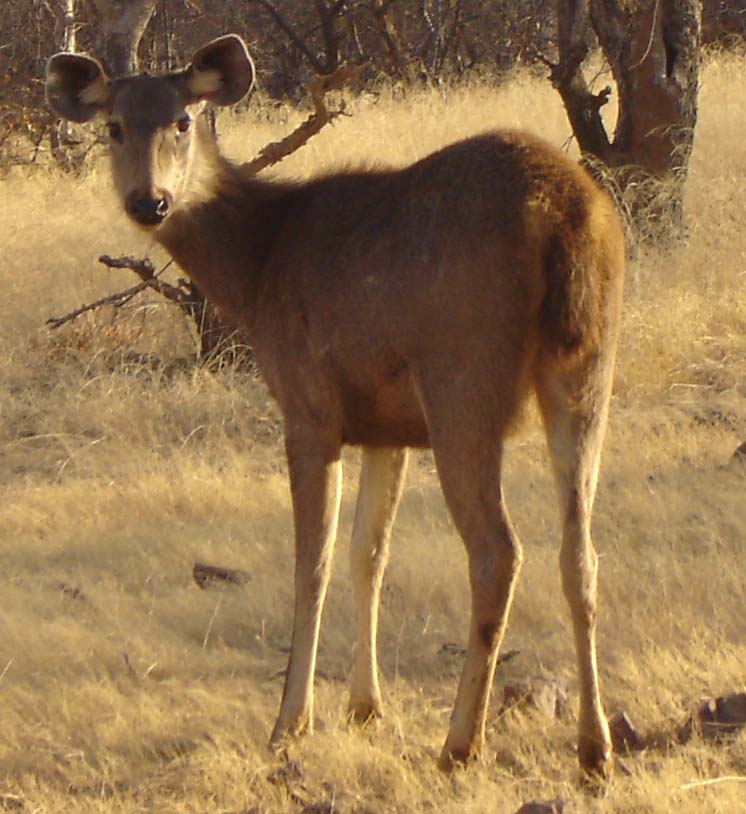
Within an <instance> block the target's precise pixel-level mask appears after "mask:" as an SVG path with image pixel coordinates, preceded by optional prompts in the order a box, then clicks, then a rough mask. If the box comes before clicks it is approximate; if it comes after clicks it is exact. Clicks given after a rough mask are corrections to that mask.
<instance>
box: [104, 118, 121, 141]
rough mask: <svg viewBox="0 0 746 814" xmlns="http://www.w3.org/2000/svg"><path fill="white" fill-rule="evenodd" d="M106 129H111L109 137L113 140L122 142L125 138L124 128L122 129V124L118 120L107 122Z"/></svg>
mask: <svg viewBox="0 0 746 814" xmlns="http://www.w3.org/2000/svg"><path fill="white" fill-rule="evenodd" d="M106 129H107V130H108V131H109V138H110V139H111V140H112V141H116V142H119V144H121V143H122V141H123V140H124V130H122V125H121V124H119V123H118V122H107V123H106Z"/></svg>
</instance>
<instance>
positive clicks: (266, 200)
mask: <svg viewBox="0 0 746 814" xmlns="http://www.w3.org/2000/svg"><path fill="white" fill-rule="evenodd" d="M208 158H209V162H210V165H209V166H206V165H202V166H200V168H199V172H200V176H201V177H200V179H199V183H200V189H199V193H198V194H195V195H194V196H193V197H192V199H188V200H187V202H186V203H185V204H184V205H183V206H181V207H180V208H179V209H178V210H176V211H175V212H174V213H173V214H172V215H171V217H169V218H168V220H167V221H166V223H164V224H163V226H162V227H161V228H160V229H159V230H158V233H157V237H158V241H159V242H160V243H161V244H162V245H163V246H164V248H165V249H166V250H167V251H168V252H169V254H170V255H171V256H172V257H173V258H174V260H176V262H177V263H178V264H179V265H180V266H181V268H182V269H183V270H184V271H185V272H186V274H187V275H188V276H189V277H190V279H191V280H192V282H194V283H196V284H197V286H198V287H199V288H200V290H201V291H202V293H203V294H204V295H205V296H206V297H207V299H208V300H210V301H211V302H212V303H213V305H215V306H217V308H218V309H219V310H220V312H221V314H222V315H223V316H224V317H225V318H227V320H228V321H230V322H232V323H234V324H235V325H237V326H240V327H241V328H243V329H244V330H247V331H251V327H252V323H253V321H254V313H255V311H256V304H257V299H258V297H259V295H260V291H261V288H262V285H263V269H264V265H265V262H266V259H267V256H268V254H269V252H270V250H271V247H272V242H273V239H274V234H275V233H276V230H277V225H278V222H279V220H280V218H281V213H278V209H282V199H283V197H284V196H283V190H284V187H283V186H282V185H280V184H274V183H269V182H266V181H259V180H258V179H256V178H255V177H253V176H249V177H247V176H246V174H245V173H243V172H242V170H241V168H240V167H239V166H236V165H234V164H232V163H230V162H229V161H227V160H226V159H225V158H223V157H222V156H220V155H219V154H218V153H217V149H216V150H215V152H214V154H213V155H211V156H209V157H208ZM203 161H206V159H203Z"/></svg>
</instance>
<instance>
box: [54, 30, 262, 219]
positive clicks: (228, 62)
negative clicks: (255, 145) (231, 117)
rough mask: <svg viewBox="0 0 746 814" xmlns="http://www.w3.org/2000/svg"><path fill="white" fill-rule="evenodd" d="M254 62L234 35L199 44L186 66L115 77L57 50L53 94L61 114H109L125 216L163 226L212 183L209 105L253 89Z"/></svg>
mask: <svg viewBox="0 0 746 814" xmlns="http://www.w3.org/2000/svg"><path fill="white" fill-rule="evenodd" d="M253 82H254V65H253V63H252V61H251V57H250V56H249V53H248V51H247V50H246V46H245V45H244V43H243V41H242V40H241V39H240V38H239V37H237V36H235V35H232V34H231V35H228V36H225V37H220V38H219V39H216V40H213V41H212V42H211V43H209V44H208V45H205V46H204V47H203V48H201V49H200V50H199V51H197V53H196V54H195V55H194V57H193V58H192V61H191V64H190V65H189V67H188V68H186V69H185V70H183V71H179V72H176V73H171V74H166V75H164V76H149V75H148V74H140V75H138V76H130V77H124V78H118V79H117V78H115V79H111V78H109V77H108V76H107V74H106V72H105V71H104V69H103V68H102V66H101V64H100V63H99V62H97V61H96V60H95V59H92V58H91V57H88V56H83V55H80V54H55V55H54V56H53V57H52V58H51V59H50V60H49V63H48V64H47V79H46V90H47V99H48V101H49V104H50V105H51V107H52V109H53V110H54V111H55V112H56V113H57V114H58V115H59V116H61V117H62V118H64V119H69V120H70V121H74V122H87V121H90V120H92V119H94V118H95V117H97V116H98V117H104V118H105V121H106V127H107V129H108V132H109V144H110V154H111V164H112V175H113V178H114V185H115V187H116V190H117V192H118V194H119V196H120V198H121V201H122V204H123V206H124V209H125V211H126V212H127V214H128V215H129V216H130V217H131V218H132V219H133V220H134V221H135V222H136V223H137V224H138V225H139V226H141V227H143V228H146V229H154V228H156V227H158V226H159V225H160V224H161V223H162V222H163V221H164V220H165V219H166V218H167V217H168V216H169V215H170V214H171V213H172V212H173V211H175V210H177V209H178V208H179V207H181V206H185V205H187V204H188V203H190V202H191V201H193V200H194V198H195V196H197V195H198V194H199V190H200V188H204V186H205V185H206V184H209V178H208V177H206V175H207V174H206V173H205V171H204V162H201V161H200V159H201V157H202V156H201V153H200V149H199V148H200V145H201V144H202V145H204V143H205V142H206V141H207V142H209V140H210V137H209V134H208V130H207V124H206V122H205V121H204V117H203V116H201V115H200V114H201V113H202V111H203V110H204V108H205V106H206V104H208V103H212V104H215V105H221V106H222V105H232V104H234V103H235V102H238V101H239V100H240V99H241V98H242V97H243V96H244V95H245V94H246V93H248V91H249V90H250V89H251V87H252V85H253Z"/></svg>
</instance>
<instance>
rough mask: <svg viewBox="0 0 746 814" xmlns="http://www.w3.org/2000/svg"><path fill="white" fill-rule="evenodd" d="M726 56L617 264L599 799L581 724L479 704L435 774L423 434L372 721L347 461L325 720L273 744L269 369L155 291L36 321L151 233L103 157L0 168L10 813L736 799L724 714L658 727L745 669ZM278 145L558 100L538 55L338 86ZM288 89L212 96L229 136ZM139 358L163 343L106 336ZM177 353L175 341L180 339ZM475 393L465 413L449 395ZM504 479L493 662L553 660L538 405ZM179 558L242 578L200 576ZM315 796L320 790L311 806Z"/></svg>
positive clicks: (560, 648)
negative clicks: (346, 109) (688, 151)
mask: <svg viewBox="0 0 746 814" xmlns="http://www.w3.org/2000/svg"><path fill="white" fill-rule="evenodd" d="M744 79H746V62H744V61H743V60H742V59H738V58H735V57H726V56H713V57H712V58H711V59H710V61H709V64H708V66H707V69H706V71H705V73H704V86H703V93H702V106H701V120H700V125H699V130H698V135H697V142H696V150H695V155H694V159H693V164H692V169H691V177H690V182H689V187H688V200H687V204H688V213H689V218H690V222H691V236H690V241H689V244H688V246H687V247H686V249H682V250H679V251H678V252H677V253H676V254H675V255H673V256H672V255H657V254H642V255H640V256H639V258H638V259H637V261H636V262H635V263H634V264H633V266H632V268H631V269H630V274H629V285H628V289H627V297H626V316H625V329H624V335H623V342H622V348H621V356H620V364H619V375H618V380H617V386H616V391H615V398H614V405H613V414H612V422H611V428H610V435H609V438H608V443H607V446H606V455H605V462H604V471H603V476H602V481H601V486H600V493H599V498H598V503H597V512H596V518H595V537H596V542H597V546H598V548H599V550H600V553H601V557H602V570H601V583H600V584H601V587H600V591H601V601H600V608H601V619H600V635H599V641H600V651H601V674H602V678H603V682H604V686H605V692H606V698H607V705H608V708H609V711H610V712H613V711H615V710H617V709H620V708H624V709H626V710H627V711H628V712H629V713H630V715H631V716H632V718H633V720H634V721H635V722H636V723H637V725H638V727H639V728H640V729H641V730H643V731H644V732H646V733H653V734H654V735H656V739H655V740H656V744H657V745H656V746H655V747H654V748H651V749H649V750H647V751H646V752H644V753H643V754H640V755H637V756H633V757H629V758H624V766H625V767H626V771H617V773H616V776H615V778H614V779H613V781H612V783H611V785H610V788H609V791H608V794H607V796H606V797H602V798H596V797H593V796H590V795H588V794H585V793H583V792H582V791H581V790H580V789H579V787H578V785H577V770H576V761H575V756H574V754H573V742H574V723H573V721H572V720H564V721H547V720H546V719H542V718H540V717H538V716H536V715H530V714H523V713H515V712H511V713H508V714H501V713H500V711H499V704H498V703H497V702H495V703H494V704H493V708H492V713H491V715H490V725H489V743H488V749H487V752H486V755H485V759H484V761H483V762H482V763H480V764H479V765H477V766H474V767H472V768H471V769H470V770H469V771H467V772H458V773H457V774H456V775H455V776H453V777H445V776H443V775H441V774H439V773H438V771H437V770H436V768H435V756H436V754H437V750H438V749H439V747H440V744H441V740H442V738H443V737H444V735H445V731H446V726H447V716H448V713H449V710H450V704H451V702H452V699H453V696H454V692H455V682H456V676H457V674H458V670H459V668H460V664H459V656H458V654H457V653H456V654H454V653H448V652H446V653H442V652H439V651H440V648H441V646H442V645H443V644H444V643H448V642H456V643H459V642H461V641H462V640H463V638H464V636H465V631H466V624H467V593H466V574H465V562H464V557H463V554H462V548H461V544H460V543H459V541H458V539H457V537H456V534H455V532H454V530H453V528H452V526H451V524H450V522H449V520H448V517H447V514H446V511H445V509H444V506H443V503H442V500H441V498H440V493H439V489H438V486H437V481H436V478H435V475H434V472H433V468H432V465H431V462H430V459H429V457H428V456H427V455H421V456H418V457H417V460H416V462H415V464H414V466H413V467H412V470H411V472H410V477H409V480H408V486H407V489H406V492H405V497H404V501H403V506H402V510H401V515H400V519H399V521H398V524H397V529H396V534H395V542H394V547H393V552H392V563H391V566H390V569H389V573H388V576H387V582H386V587H385V594H384V601H383V611H382V613H383V616H382V623H381V627H382V634H381V647H382V666H383V672H384V676H383V677H384V688H385V689H384V691H385V700H386V702H387V717H386V718H385V719H384V720H383V721H381V722H380V723H377V724H376V725H374V726H371V727H370V728H367V729H365V730H362V731H360V730H358V729H354V728H352V729H351V728H348V726H347V725H346V723H345V720H344V714H343V712H344V704H345V674H346V672H347V669H348V665H349V662H350V648H351V641H352V636H353V625H352V621H351V607H352V603H351V596H350V590H349V586H348V584H347V579H346V575H347V570H348V568H347V561H346V547H347V538H348V536H349V532H350V523H351V514H352V495H353V486H354V480H355V476H356V467H357V456H356V454H355V452H354V451H351V452H349V453H348V455H347V462H348V466H347V474H346V478H347V489H346V493H345V494H346V497H345V502H344V504H343V522H342V526H341V534H340V540H339V545H338V548H339V552H338V557H337V563H336V569H335V578H334V581H333V584H332V587H331V591H330V597H329V601H328V605H327V610H326V614H325V624H324V630H323V634H322V642H321V649H320V659H319V669H320V675H319V678H318V682H317V683H318V701H317V717H318V720H319V724H318V727H317V729H318V731H317V733H316V734H315V735H314V736H313V737H311V738H306V739H304V740H302V741H301V742H299V743H297V744H295V745H293V746H292V747H291V749H290V753H289V757H290V759H291V761H292V762H291V763H290V764H286V763H285V762H284V761H282V760H281V759H279V758H277V757H274V756H273V755H271V754H270V753H269V751H268V750H267V748H266V740H267V737H268V735H269V732H270V728H271V723H272V721H273V718H274V715H275V714H276V711H277V708H278V704H279V695H280V691H281V683H282V670H283V667H284V664H285V660H286V650H285V647H286V645H287V643H288V636H289V625H290V604H291V592H292V581H291V562H292V537H291V525H290V512H289V499H288V490H287V486H286V481H285V471H284V464H283V463H282V446H281V439H280V431H279V427H278V424H277V420H276V415H275V413H274V411H273V407H272V405H271V404H270V402H269V401H268V398H267V396H266V394H265V392H264V390H263V388H262V386H261V384H260V383H259V382H257V381H255V380H253V379H252V378H251V377H250V376H248V375H247V374H245V373H238V372H235V371H234V372H232V371H230V370H225V371H223V372H220V373H215V372H210V371H208V370H205V369H201V368H199V367H193V366H186V367H185V366H181V367H180V366H179V365H178V364H177V363H175V362H174V360H177V359H178V357H184V356H187V355H188V354H189V353H190V352H191V351H192V350H193V338H191V337H190V336H189V334H188V332H187V331H186V329H185V328H184V326H183V322H182V319H181V317H179V315H178V314H177V313H176V311H175V310H174V309H172V308H169V307H168V306H166V305H164V304H159V303H157V302H156V301H151V302H150V303H149V304H142V303H141V304H139V305H137V306H134V307H132V308H130V309H129V310H127V311H126V312H124V313H117V314H113V313H97V314H96V315H95V316H93V317H91V318H90V319H88V320H86V319H83V320H81V321H80V322H79V323H77V324H75V325H73V326H71V327H68V328H65V329H62V330H60V331H58V332H53V333H49V332H47V331H46V330H45V328H44V320H45V318H46V317H48V316H49V315H51V314H60V313H62V312H64V311H66V310H68V309H70V308H72V307H74V306H75V305H78V304H79V303H80V302H83V301H88V300H91V299H93V298H95V297H96V296H99V295H100V294H102V293H105V292H106V291H107V290H112V289H113V288H116V287H122V288H123V287H125V286H126V285H129V284H130V282H131V279H130V277H128V275H127V274H126V273H125V272H121V273H120V272H111V271H106V270H104V269H102V268H100V267H99V266H98V264H97V262H96V257H97V255H98V254H100V253H102V252H109V253H112V254H115V253H119V252H128V253H133V254H137V253H141V254H144V253H150V254H151V256H152V257H154V258H156V259H157V260H158V261H159V262H160V261H162V260H164V258H163V257H162V256H160V255H159V254H158V253H157V252H156V251H155V249H154V247H153V246H152V245H151V244H150V243H149V242H148V240H147V239H145V238H143V237H142V236H139V235H137V234H135V233H134V231H133V230H131V229H130V227H129V226H127V224H126V223H125V222H124V218H123V216H121V215H120V214H119V213H118V212H117V211H116V208H115V206H114V204H113V198H112V195H111V193H110V191H109V188H108V183H107V178H106V168H105V166H103V165H102V166H100V165H99V164H100V162H99V163H96V162H92V166H91V168H90V169H89V171H88V172H87V173H86V174H85V176H84V177H83V178H82V180H73V179H71V178H62V177H58V176H54V175H50V174H42V173H37V174H34V175H31V176H28V175H25V174H24V175H20V174H11V175H10V176H9V177H7V178H5V179H4V180H2V181H0V198H1V199H2V200H3V202H4V205H3V207H2V210H0V235H2V244H3V249H4V251H3V260H2V266H0V271H1V273H2V283H3V287H2V291H3V294H2V298H1V299H0V405H1V414H2V422H1V424H0V455H1V456H2V463H1V464H0V481H2V489H3V500H2V503H1V504H0V546H1V547H2V572H1V574H0V580H1V581H2V596H3V602H2V607H0V709H1V710H2V724H3V725H2V728H1V729H0V810H2V809H8V810H18V811H22V812H56V813H58V814H62V812H68V811H69V812H73V811H74V812H77V813H83V814H85V813H86V812H106V814H109V813H112V812H146V811H147V812H174V814H177V813H183V812H208V811H209V812H243V811H256V812H296V811H300V810H302V809H304V807H309V806H310V807H311V808H307V811H318V812H321V811H328V812H331V811H339V812H345V813H346V812H371V814H372V813H373V812H375V813H376V814H378V812H396V814H405V813H406V814H409V813H410V812H411V813H412V814H414V813H415V812H417V813H418V814H419V813H420V812H427V811H439V812H444V813H446V814H447V812H456V811H458V812H494V814H508V812H512V811H514V810H515V809H516V808H517V807H518V805H519V804H520V803H521V802H523V801H525V800H527V799H531V798H545V799H546V798H553V797H565V798H568V799H572V800H573V801H574V802H575V805H576V810H577V811H578V812H599V813H600V814H601V813H603V812H625V813H626V814H632V812H635V814H643V812H656V813H657V812H695V811H696V812H700V811H707V812H728V814H732V812H736V811H742V810H743V800H744V791H745V790H746V784H744V783H743V782H739V781H738V780H727V781H725V782H721V783H716V784H711V785H696V786H694V787H689V786H688V785H687V784H690V783H692V782H693V781H700V780H705V779H712V778H722V777H726V776H729V777H730V776H746V734H744V733H741V735H740V736H736V737H734V738H732V739H730V740H728V741H726V742H724V743H722V744H719V745H712V744H708V743H705V742H704V741H702V740H699V739H696V738H695V739H694V740H693V741H692V742H691V743H689V744H686V745H683V746H682V745H677V744H674V743H673V742H672V740H671V738H670V737H669V736H670V735H671V733H672V732H673V731H674V729H675V728H676V726H677V725H678V724H679V723H680V722H681V721H682V720H683V718H684V717H685V712H686V708H687V705H688V704H689V703H690V702H691V701H693V700H695V699H697V698H699V697H700V696H702V695H712V694H718V693H721V692H727V691H735V690H744V689H746V685H745V684H744V682H745V680H746V679H745V673H744V665H746V616H745V615H744V611H743V609H744V597H746V567H745V566H744V553H745V552H746V463H739V462H738V461H736V460H733V459H732V456H733V452H734V450H735V448H736V447H737V446H738V444H739V443H741V442H742V441H744V440H746V263H745V262H744V260H745V256H746V230H744V227H743V224H742V217H743V216H742V213H743V211H744V210H745V209H746V193H745V192H744V188H743V183H742V179H743V177H744V176H746V152H745V151H744V148H743V138H742V133H743V110H742V105H741V104H740V101H739V96H738V94H737V93H735V92H734V88H738V87H741V86H742V84H743V82H744ZM350 107H351V110H352V112H353V113H354V116H353V117H351V118H347V119H343V120H339V121H338V122H337V123H336V124H335V125H334V126H333V127H331V128H328V129H327V130H326V131H325V132H324V133H323V134H322V135H321V136H319V137H318V138H316V139H315V140H314V142H312V143H311V145H309V147H308V148H306V149H304V150H303V151H301V152H300V153H298V154H296V155H295V156H293V157H292V158H291V159H290V160H288V161H287V162H285V163H284V164H283V165H282V168H281V172H283V173H289V174H293V175H296V176H297V175H307V174H311V173H314V172H317V171H319V170H320V169H322V168H326V167H329V166H333V165H337V164H338V163H339V162H340V161H342V160H344V161H349V162H351V163H359V162H366V161H382V162H389V163H392V162H393V163H397V164H403V163H406V162H409V161H411V160H412V159H414V158H416V157H417V156H419V155H422V154H423V153H425V152H427V151H429V150H431V149H433V148H435V147H437V146H439V145H441V144H443V143H446V142H448V141H451V140H454V139H456V138H458V137H460V136H462V135H466V134H469V133H473V132H475V131H478V130H482V129H485V128H487V127H489V126H491V125H494V124H499V125H508V126H516V125H519V126H524V127H528V128H530V129H533V130H537V131H539V132H541V133H543V134H544V135H545V136H546V137H547V138H549V139H550V140H551V141H553V142H554V143H557V144H561V143H563V142H564V141H565V139H566V136H567V133H568V126H567V124H566V122H565V119H564V115H563V112H562V110H561V107H560V105H559V102H558V99H557V97H556V96H555V95H554V94H553V91H552V90H551V88H549V87H548V86H547V84H546V83H545V82H542V81H540V80H538V79H532V78H530V77H527V76H519V77H516V79H515V81H513V82H512V83H511V84H509V85H507V86H505V87H504V88H503V89H501V90H500V91H499V92H497V93H495V92H494V91H493V90H491V89H489V88H488V87H487V86H486V85H485V86H481V87H480V86H477V87H471V88H468V89H464V90H454V91H450V92H447V93H442V94H441V93H435V92H421V93H419V94H414V95H407V96H403V95H400V94H399V93H397V92H393V91H391V92H388V91H387V92H383V93H382V94H381V95H380V96H377V97H373V96H370V97H366V98H364V99H361V100H357V101H354V102H352V103H351V105H350ZM287 119H290V120H291V121H292V120H294V119H295V114H291V113H288V112H287V111H285V110H275V111H270V110H260V111H258V112H255V113H254V114H253V115H251V116H249V117H247V118H241V119H236V120H233V119H231V118H230V116H226V117H224V118H223V119H222V120H221V123H220V127H221V130H222V131H223V133H224V144H225V147H226V150H227V151H228V152H229V153H230V154H231V155H234V156H236V157H240V158H248V157H251V156H252V155H254V153H255V152H256V151H257V149H258V148H259V147H260V146H261V145H263V144H264V143H266V142H267V141H269V140H271V139H273V138H276V137H277V135H278V134H279V133H281V132H283V131H285V130H286V128H287V126H288V124H289V122H288V121H287ZM130 350H137V351H139V352H147V353H152V354H157V355H158V356H159V357H160V359H161V360H162V364H161V365H160V366H152V365H151V366H146V365H145V364H143V363H141V362H140V363H134V362H132V361H128V360H127V357H126V354H125V353H124V352H126V351H130ZM171 362H174V363H173V364H172V363H171ZM465 419H466V420H468V417H465ZM511 447H512V449H511V454H510V456H509V472H508V478H507V492H508V499H509V502H510V505H511V507H512V513H513V516H514V519H515V522H516V525H517V527H518V530H519V533H520V534H521V536H522V538H523V541H524V544H525V549H526V554H527V562H526V565H525V567H524V572H523V575H522V580H521V584H520V588H519V591H518V595H517V600H516V604H515V609H514V613H513V616H512V624H511V626H510V629H509V633H508V637H507V642H506V646H507V647H508V648H519V649H520V650H521V654H520V656H518V657H517V658H516V659H514V660H513V661H511V662H510V663H509V664H508V665H506V666H505V668H504V670H503V671H502V672H501V674H500V675H499V677H498V686H497V688H496V693H495V696H496V697H497V698H499V696H500V694H501V692H500V685H501V684H502V683H504V681H505V680H506V679H507V678H509V677H512V678H516V677H518V678H523V677H526V676H528V675H533V674H537V673H542V672H544V673H549V674H551V675H555V676H558V677H560V678H566V679H568V680H569V681H570V685H571V687H572V686H574V681H575V677H574V664H573V651H572V646H571V633H570V630H569V615H568V613H567V612H566V608H565V605H564V601H563V599H562V597H561V594H560V591H559V577H558V573H557V567H556V562H557V549H558V523H557V514H556V511H555V505H554V499H553V495H552V492H551V484H550V481H549V476H548V473H547V467H546V455H545V452H544V445H543V441H542V438H541V434H540V430H539V427H538V425H537V423H536V421H535V420H534V419H533V418H532V417H531V416H529V417H528V420H527V422H526V427H525V429H524V430H523V431H522V432H521V433H520V434H519V435H518V436H517V437H516V438H515V439H513V441H512V443H511ZM195 560H202V561H207V562H212V563H217V564H220V565H224V566H228V567H234V568H241V569H243V570H245V571H248V572H250V573H251V574H252V580H251V582H249V584H248V585H246V586H243V587H237V586H226V587H224V588H223V589H220V588H217V589H212V590H207V591H200V590H199V589H198V588H197V587H196V586H195V585H194V584H193V582H192V580H191V575H190V572H191V567H192V564H193V562H194V561H195ZM314 806H315V807H314Z"/></svg>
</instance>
